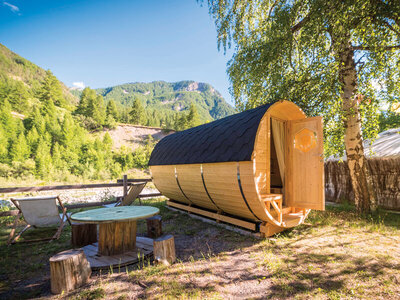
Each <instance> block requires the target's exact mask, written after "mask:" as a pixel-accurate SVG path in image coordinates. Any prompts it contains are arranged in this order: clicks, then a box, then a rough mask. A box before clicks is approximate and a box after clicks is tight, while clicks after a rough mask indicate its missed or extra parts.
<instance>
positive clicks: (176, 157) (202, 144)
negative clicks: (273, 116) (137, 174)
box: [149, 104, 271, 165]
mask: <svg viewBox="0 0 400 300" xmlns="http://www.w3.org/2000/svg"><path fill="white" fill-rule="evenodd" d="M270 106H271V104H266V105H263V106H259V107H257V108H254V109H250V110H247V111H244V112H241V113H238V114H235V115H231V116H228V117H226V118H223V119H220V120H217V121H214V122H211V123H207V124H203V125H200V126H197V127H193V128H190V129H187V130H184V131H180V132H177V133H174V134H171V135H168V136H166V137H165V138H163V139H162V140H161V141H159V142H158V144H157V145H156V146H155V148H154V150H153V152H152V153H151V157H150V160H149V165H175V164H196V163H215V162H228V161H249V160H251V154H252V153H253V149H254V142H255V138H256V134H257V129H258V125H259V123H260V121H261V119H262V117H263V116H264V114H265V113H266V111H267V110H268V108H269V107H270Z"/></svg>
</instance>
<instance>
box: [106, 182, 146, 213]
mask: <svg viewBox="0 0 400 300" xmlns="http://www.w3.org/2000/svg"><path fill="white" fill-rule="evenodd" d="M146 183H147V182H139V183H135V184H133V185H132V186H131V188H130V190H129V192H128V194H127V195H126V196H125V197H122V198H121V200H120V201H117V202H116V203H111V204H105V205H103V206H104V207H115V206H128V205H131V204H132V203H133V201H135V199H136V198H137V197H138V196H139V194H140V193H141V192H142V190H143V189H144V187H145V186H146ZM139 203H140V205H142V201H141V200H140V198H139Z"/></svg>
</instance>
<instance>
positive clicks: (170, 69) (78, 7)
mask: <svg viewBox="0 0 400 300" xmlns="http://www.w3.org/2000/svg"><path fill="white" fill-rule="evenodd" d="M0 1H1V2H0V3H1V5H0V43H2V44H4V45H5V46H6V47H8V48H10V49H11V50H12V51H14V52H16V53H18V54H20V55H21V56H23V57H25V58H27V59H29V60H31V61H32V62H34V63H36V64H37V65H39V66H40V67H42V68H45V69H50V70H52V71H53V73H54V74H55V75H56V76H57V77H58V78H59V79H60V80H61V81H63V82H64V83H65V84H66V85H68V86H72V85H73V83H79V82H83V83H84V84H85V85H86V86H90V87H92V88H99V87H108V86H113V85H117V84H123V83H127V82H136V81H140V82H149V81H154V80H165V81H179V80H195V81H201V82H208V83H210V84H212V85H213V86H214V87H215V88H216V89H217V90H219V91H220V92H221V93H222V95H223V96H224V98H225V99H226V100H228V102H230V103H231V104H232V103H233V101H232V100H231V97H230V95H229V92H228V88H229V80H228V76H227V74H226V63H227V61H228V60H229V59H230V56H231V52H229V53H228V54H227V55H224V53H223V51H220V52H219V51H218V49H217V40H216V30H215V26H214V22H213V20H212V19H211V17H210V16H209V15H208V8H207V6H206V5H203V7H201V6H200V4H199V3H198V2H196V0H168V1H167V0H159V1H157V0H147V1H145V0H141V1H140V0H131V1H124V0H113V1H99V0H97V1H76V0H69V1H66V0H57V1H55V0H53V1H42V0H35V1H28V0H15V1H14V0H7V1H2V0H0Z"/></svg>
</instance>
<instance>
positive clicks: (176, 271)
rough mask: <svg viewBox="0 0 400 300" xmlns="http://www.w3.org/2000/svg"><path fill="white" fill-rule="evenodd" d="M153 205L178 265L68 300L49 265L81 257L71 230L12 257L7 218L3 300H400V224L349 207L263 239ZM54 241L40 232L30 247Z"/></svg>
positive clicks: (112, 275)
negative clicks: (53, 287)
mask: <svg viewBox="0 0 400 300" xmlns="http://www.w3.org/2000/svg"><path fill="white" fill-rule="evenodd" d="M146 204H148V205H155V206H158V207H159V208H160V210H161V215H162V216H163V229H164V232H166V233H170V234H173V235H174V236H175V244H176V253H177V257H178V262H177V263H176V264H174V265H173V266H171V267H164V266H160V265H156V266H155V265H152V264H150V262H148V261H145V262H142V263H141V264H140V265H138V266H130V267H129V268H125V267H124V268H121V270H115V269H114V270H109V271H103V272H97V273H93V275H92V277H91V280H90V282H89V283H88V284H87V285H86V286H84V287H82V288H81V289H78V290H76V291H74V292H73V293H70V294H68V295H59V296H53V295H51V293H50V282H49V273H50V271H49V264H48V259H49V257H50V256H52V255H54V254H55V253H57V252H59V251H62V250H64V249H69V248H70V247H71V246H70V235H71V233H70V228H69V227H67V228H66V229H65V230H64V231H63V233H62V235H61V238H60V239H59V240H57V241H53V242H51V243H48V242H41V243H35V244H16V245H12V246H9V247H7V246H6V240H7V236H8V233H9V231H10V222H11V221H12V218H2V220H0V299H3V298H12V299H15V298H35V297H42V298H46V299H47V298H64V297H65V298H72V299H102V298H104V299H131V298H152V299H157V298H171V299H172V298H201V299H204V298H208V299H229V298H230V299H232V298H252V299H258V298H277V299H281V298H292V299H297V298H299V299H308V298H318V299H342V298H360V299H368V298H370V299H399V298H400V214H389V213H384V212H380V213H377V214H376V215H374V216H367V217H359V216H356V215H355V214H354V212H353V208H352V207H351V206H348V205H342V206H338V207H328V209H327V211H325V212H316V211H313V212H311V214H310V216H309V218H308V219H307V222H308V223H307V224H305V225H302V226H299V227H297V228H295V229H292V230H288V231H286V232H283V233H281V234H278V235H276V236H274V237H273V238H269V239H256V238H253V237H250V236H243V235H240V234H238V233H235V232H231V231H228V230H226V229H223V228H221V227H218V226H214V225H211V224H208V223H203V222H201V221H199V220H196V219H192V218H190V217H188V216H186V215H184V214H180V213H178V212H173V211H170V210H168V209H166V208H165V206H164V201H161V200H148V201H146ZM144 225H145V224H144V222H141V223H140V224H139V228H138V230H139V233H143V232H144V230H145V226H144ZM53 232H54V231H52V230H48V229H46V230H45V229H41V230H32V231H31V232H30V234H27V235H26V237H27V238H28V237H29V238H33V237H35V238H37V237H39V236H41V235H50V234H52V233H53Z"/></svg>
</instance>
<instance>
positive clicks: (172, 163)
mask: <svg viewBox="0 0 400 300" xmlns="http://www.w3.org/2000/svg"><path fill="white" fill-rule="evenodd" d="M322 151H323V141H322V118H321V117H311V118H307V116H306V115H305V113H304V112H303V111H302V110H301V109H300V108H299V107H298V106H297V105H295V104H294V103H293V102H289V101H278V102H275V103H271V104H266V105H263V106H260V107H257V108H254V109H250V110H247V111H244V112H241V113H238V114H234V115H231V116H228V117H226V118H223V119H220V120H217V121H214V122H210V123H207V124H204V125H200V126H197V127H194V128H190V129H188V130H184V131H181V132H177V133H174V134H171V135H168V136H166V137H165V138H163V139H162V140H161V141H160V142H158V144H157V145H156V146H155V148H154V150H153V152H152V154H151V157H150V161H149V165H150V170H151V174H152V178H153V182H154V184H155V186H156V187H157V189H158V190H159V191H160V192H161V193H162V194H163V195H165V196H166V197H167V198H169V200H168V201H167V205H169V206H171V207H174V208H177V209H181V210H184V211H188V212H191V213H194V214H199V215H202V216H205V217H208V218H211V219H215V220H218V221H222V222H227V223H231V224H234V225H237V226H241V227H244V228H246V229H250V230H253V231H256V232H261V233H262V234H264V235H266V236H270V235H272V234H274V233H277V232H280V231H282V230H284V229H285V228H290V227H294V226H297V225H299V224H301V223H302V222H304V220H305V218H306V217H307V215H308V213H309V212H310V210H311V209H317V210H323V209H324V207H325V201H324V184H323V181H324V179H323V176H324V172H323V168H324V164H323V157H322Z"/></svg>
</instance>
